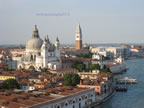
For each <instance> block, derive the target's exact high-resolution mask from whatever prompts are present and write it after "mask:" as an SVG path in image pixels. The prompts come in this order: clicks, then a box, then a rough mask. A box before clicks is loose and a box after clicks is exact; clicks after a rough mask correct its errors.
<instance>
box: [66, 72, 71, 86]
mask: <svg viewBox="0 0 144 108" xmlns="http://www.w3.org/2000/svg"><path fill="white" fill-rule="evenodd" d="M71 78H72V74H71V73H69V74H64V85H65V86H72V80H71Z"/></svg>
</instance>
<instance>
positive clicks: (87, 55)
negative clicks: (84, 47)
mask: <svg viewBox="0 0 144 108" xmlns="http://www.w3.org/2000/svg"><path fill="white" fill-rule="evenodd" d="M76 56H77V57H82V58H92V53H91V52H88V54H83V53H80V54H77V55H76Z"/></svg>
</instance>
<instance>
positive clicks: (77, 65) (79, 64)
mask: <svg viewBox="0 0 144 108" xmlns="http://www.w3.org/2000/svg"><path fill="white" fill-rule="evenodd" d="M72 68H76V69H78V70H79V72H82V71H84V70H85V69H86V65H85V64H83V63H82V62H75V63H74V64H73V65H72Z"/></svg>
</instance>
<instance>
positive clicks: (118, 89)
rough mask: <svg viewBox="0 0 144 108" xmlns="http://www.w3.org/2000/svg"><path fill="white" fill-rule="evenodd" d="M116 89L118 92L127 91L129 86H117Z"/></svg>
mask: <svg viewBox="0 0 144 108" xmlns="http://www.w3.org/2000/svg"><path fill="white" fill-rule="evenodd" d="M115 90H116V91H117V92H127V90H128V88H127V87H115Z"/></svg>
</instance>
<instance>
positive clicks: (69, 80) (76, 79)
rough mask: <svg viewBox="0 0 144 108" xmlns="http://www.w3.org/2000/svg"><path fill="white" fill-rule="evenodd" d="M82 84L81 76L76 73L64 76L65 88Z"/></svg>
mask: <svg viewBox="0 0 144 108" xmlns="http://www.w3.org/2000/svg"><path fill="white" fill-rule="evenodd" d="M79 83H80V76H79V75H78V74H74V73H67V74H64V85H65V86H76V85H77V84H79Z"/></svg>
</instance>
